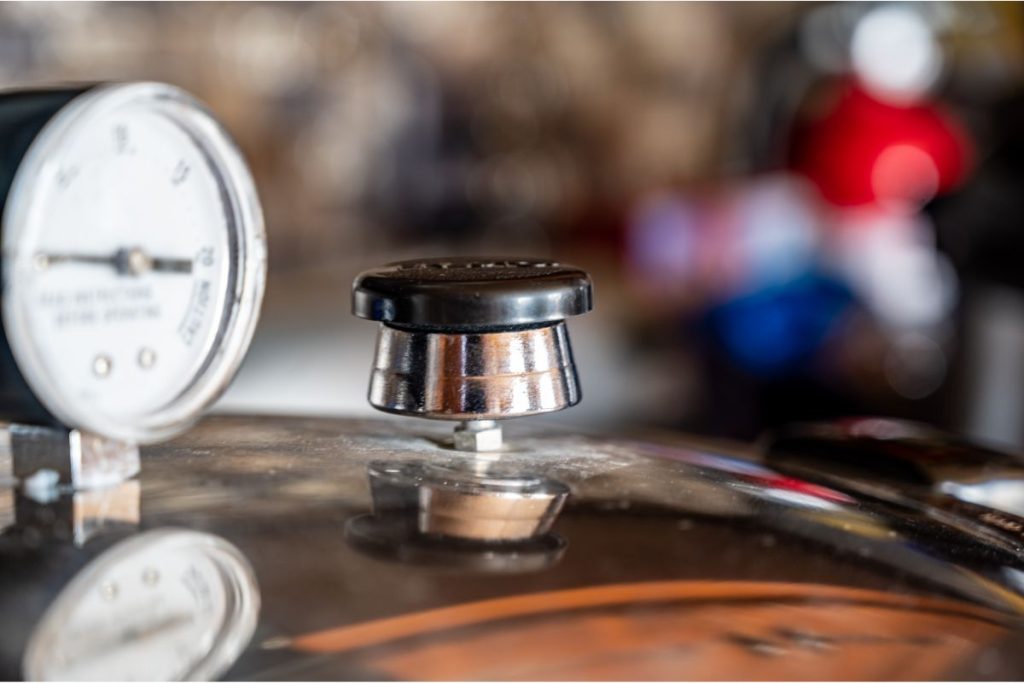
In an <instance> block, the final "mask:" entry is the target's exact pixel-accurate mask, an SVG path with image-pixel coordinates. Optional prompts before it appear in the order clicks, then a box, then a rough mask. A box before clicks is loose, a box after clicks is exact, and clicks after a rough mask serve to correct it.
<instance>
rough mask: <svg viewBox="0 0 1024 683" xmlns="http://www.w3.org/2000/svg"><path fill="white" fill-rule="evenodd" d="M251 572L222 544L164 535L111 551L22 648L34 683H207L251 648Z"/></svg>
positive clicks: (170, 532) (255, 602)
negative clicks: (96, 682)
mask: <svg viewBox="0 0 1024 683" xmlns="http://www.w3.org/2000/svg"><path fill="white" fill-rule="evenodd" d="M258 613H259V590H258V587H257V584H256V579H255V576H254V574H253V570H252V567H251V566H250V565H249V563H248V562H247V561H246V559H245V558H244V557H243V556H242V554H241V553H240V552H239V551H238V550H237V549H236V548H235V547H234V546H233V545H231V544H229V543H228V542H226V541H224V540H223V539H221V538H219V537H217V536H213V535H210V534H206V533H201V532H197V531H187V530H178V529H159V530H155V531H149V532H146V533H143V534H139V535H138V536H133V537H131V538H129V539H127V540H124V541H121V542H120V543H118V544H116V545H114V546H113V547H111V548H109V549H108V550H106V551H105V552H104V553H102V554H101V555H100V556H99V557H97V558H96V559H94V560H93V561H92V562H90V563H89V564H87V565H86V566H85V567H84V568H83V569H82V570H81V571H80V572H79V573H78V574H77V575H76V576H75V577H74V578H73V579H72V580H71V582H70V583H69V584H67V585H66V586H65V587H64V588H63V590H62V591H61V592H60V594H59V595H58V596H57V598H56V600H54V601H53V603H52V604H51V605H50V606H49V607H48V608H47V610H46V612H45V613H44V614H43V616H42V618H41V619H40V621H39V622H38V623H37V624H36V626H35V628H34V629H33V631H32V635H31V637H30V638H29V641H28V644H27V646H26V648H25V654H24V659H23V671H24V674H25V677H26V678H27V679H28V680H45V681H53V680H79V681H85V680H156V681H163V680H166V681H173V680H183V681H184V680H209V679H211V678H215V677H217V676H218V675H220V674H221V673H223V672H224V671H225V670H226V669H227V668H228V667H229V666H230V665H231V664H233V663H234V661H235V660H236V659H237V657H238V656H239V654H240V653H241V652H242V650H243V649H244V648H245V646H246V645H247V644H248V643H249V639H250V638H251V637H252V634H253V631H254V630H255V628H256V621H257V616H258Z"/></svg>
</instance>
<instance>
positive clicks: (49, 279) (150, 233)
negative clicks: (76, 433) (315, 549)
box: [3, 83, 266, 442]
mask: <svg viewBox="0 0 1024 683" xmlns="http://www.w3.org/2000/svg"><path fill="white" fill-rule="evenodd" d="M265 253H266V249H265V243H264V236H263V221H262V215H261V212H260V208H259V203H258V199H257V197H256V192H255V188H254V185H253V182H252V179H251V176H250V175H249V172H248V170H247V169H246V166H245V163H244V161H243V160H242V158H241V156H240V154H239V153H238V151H237V150H236V148H235V146H234V145H233V143H232V142H231V140H230V139H229V138H228V137H227V136H226V134H225V133H224V132H223V130H222V129H221V128H220V126H219V125H218V124H217V123H216V122H215V121H214V120H213V119H212V118H211V117H210V115H209V114H208V113H207V112H206V111H205V109H203V108H202V107H201V106H200V105H199V104H198V103H197V102H196V101H195V100H193V99H192V98H191V97H190V96H188V95H187V94H185V93H184V92H182V91H181V90H179V89H177V88H174V87H171V86H166V85H160V84H152V83H135V84H127V85H115V86H107V87H101V88H96V89H92V90H89V91H87V92H85V93H84V94H83V95H80V96H79V97H77V98H75V99H74V100H72V101H71V103H70V104H68V105H67V106H65V107H64V108H63V109H62V110H61V111H60V112H58V113H57V115H56V116H54V118H53V119H52V120H51V121H50V122H49V123H48V124H47V125H46V127H44V128H43V130H42V132H41V133H40V134H39V136H38V137H37V138H36V139H35V141H34V142H33V143H32V146H31V147H30V149H29V151H28V153H27V154H26V156H25V158H24V160H23V161H22V163H21V165H20V166H19V169H18V172H17V176H16V177H15V180H14V183H13V185H12V188H11V192H10V195H9V198H8V203H7V208H6V210H5V212H4V217H3V258H4V287H5V290H4V324H5V329H6V331H7V336H8V340H9V343H10V346H11V349H12V351H13V353H14V356H15V359H16V360H17V362H18V366H19V369H20V370H21V371H22V374H23V375H24V376H25V378H26V380H27V381H28V383H29V385H30V386H31V388H32V389H33V391H34V392H35V393H36V395H37V396H38V398H39V399H40V401H41V402H42V403H43V404H44V405H45V406H46V408H47V409H49V410H50V412H52V413H53V414H54V415H55V416H56V417H58V418H59V419H60V420H61V421H62V422H64V423H65V424H67V425H69V426H72V427H80V428H84V429H88V430H90V431H94V432H97V433H100V434H103V435H105V436H111V437H115V438H123V439H126V440H132V441H139V442H146V441H153V440H156V439H159V438H163V437H165V436H168V435H170V434H173V433H175V432H177V431H180V430H181V429H182V428H184V427H185V426H187V425H188V424H189V423H191V422H192V421H193V420H194V419H195V418H196V417H197V416H198V415H199V413H200V412H201V411H202V409H203V408H204V407H205V406H206V405H208V404H209V403H210V402H211V401H212V400H213V399H215V398H216V397H217V396H218V395H219V394H220V392H221V391H222V390H223V389H224V388H225V387H226V385H227V383H228V382H229V381H230V378H231V376H232V375H233V373H234V371H235V370H236V369H237V366H238V364H239V363H240V362H241V359H242V356H243V354H244V352H245V350H246V348H247V347H248V343H249V341H250V339H251V335H252V331H253V328H254V326H255V322H256V318H257V315H258V309H259V303H260V300H261V298H262V290H263V281H264V278H265V263H266V259H265Z"/></svg>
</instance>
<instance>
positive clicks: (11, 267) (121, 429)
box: [2, 82, 266, 443]
mask: <svg viewBox="0 0 1024 683" xmlns="http://www.w3.org/2000/svg"><path fill="white" fill-rule="evenodd" d="M140 102H142V103H145V104H146V105H147V106H152V107H156V108H159V110H160V111H161V112H162V113H164V114H166V115H168V116H169V117H171V118H172V119H173V120H174V121H175V123H176V124H177V125H179V126H181V127H182V128H183V129H184V130H185V131H187V132H188V133H189V135H191V136H193V138H194V139H195V140H196V142H197V144H198V145H200V146H201V148H202V149H203V152H204V153H205V154H207V155H208V156H209V158H210V160H211V163H212V164H213V165H214V167H215V168H216V170H217V172H218V174H219V175H220V177H221V180H222V182H223V188H222V191H223V196H224V197H225V200H226V204H227V207H228V209H229V215H228V216H227V218H228V226H229V229H230V230H231V234H230V235H229V237H228V242H229V245H230V248H229V250H228V251H229V258H230V259H231V263H230V267H229V271H228V272H229V276H228V277H229V283H228V293H227V296H226V303H225V310H224V312H223V315H222V318H221V320H220V321H219V328H218V334H217V341H216V342H214V344H213V347H212V348H211V350H210V351H209V354H208V355H207V357H206V358H205V359H204V362H203V365H202V367H201V368H200V370H199V371H198V372H197V373H196V375H195V377H194V378H192V381H191V382H190V383H189V384H188V386H187V387H186V388H185V389H184V390H183V391H182V392H181V393H179V394H178V395H177V396H176V397H174V398H173V399H171V400H170V401H169V402H168V403H166V404H164V405H163V406H161V407H160V408H158V409H156V410H154V411H151V412H149V413H147V414H145V415H143V416H141V417H139V418H138V419H137V420H132V421H131V422H132V423H131V424H127V423H125V422H126V421H124V420H120V419H117V418H111V417H109V416H106V415H102V414H97V412H96V411H95V410H92V409H91V406H89V405H83V404H81V402H79V401H76V400H75V399H74V398H73V397H71V396H69V395H68V393H67V391H65V390H64V388H63V387H62V386H61V383H60V381H59V378H55V377H53V376H52V375H51V374H50V373H49V372H48V370H47V368H46V367H45V361H44V359H43V357H42V354H41V352H40V351H39V349H38V348H37V346H36V345H35V344H34V343H33V340H32V338H31V335H30V332H29V327H28V322H27V320H26V317H27V315H28V312H27V310H26V309H27V307H28V306H30V305H31V304H29V303H28V302H27V301H26V300H25V297H23V296H22V295H21V287H20V283H19V273H23V272H25V270H24V269H26V268H31V267H32V264H31V258H32V254H29V253H26V252H25V250H19V245H20V244H22V243H23V241H24V240H23V236H24V234H25V231H26V230H28V225H30V221H29V219H30V217H31V215H30V212H31V211H32V210H34V207H35V206H36V203H35V202H34V201H33V193H34V192H36V191H38V184H37V182H36V180H37V179H38V178H42V177H45V176H44V174H45V173H46V172H48V171H49V172H52V171H53V168H52V164H53V162H52V159H53V158H54V154H55V152H56V151H58V150H60V148H61V145H62V143H63V142H64V141H65V140H66V139H67V138H68V137H70V136H73V135H74V134H75V132H76V130H78V129H79V126H83V125H87V124H88V122H89V121H90V120H91V119H93V118H95V117H98V116H102V115H104V114H106V113H109V112H111V111H113V110H117V109H118V108H121V107H124V106H127V105H132V104H138V103H140ZM2 230H3V237H2V247H3V257H2V258H3V280H4V281H3V324H4V330H5V332H6V335H7V339H8V344H9V346H10V348H11V352H12V354H13V356H14V359H15V361H16V362H17V365H18V369H19V371H20V372H21V373H22V375H23V377H24V378H25V380H26V382H27V383H28V385H29V387H30V388H31V390H32V392H33V393H34V394H35V395H36V398H37V399H38V400H39V401H40V402H41V403H42V405H43V406H44V407H45V408H46V409H47V410H48V411H49V412H50V413H51V414H52V415H53V416H54V417H55V418H56V419H57V420H59V421H60V422H61V423H63V424H64V425H66V426H68V427H76V428H80V429H85V430H87V431H91V432H94V433H97V434H101V435H103V436H107V437H110V438H115V439H120V440H124V441H131V442H136V443H151V442H154V441H159V440H162V439H165V438H168V437H170V436H173V435H174V434H177V433H180V432H181V431H184V430H185V429H187V428H188V427H189V426H190V425H191V424H192V423H193V422H195V421H196V420H197V419H198V418H199V416H200V415H201V414H202V412H203V410H204V409H205V408H206V407H208V406H209V405H210V404H211V403H213V401H215V400H216V399H217V398H218V397H219V396H220V395H221V393H223V391H224V390H225V389H226V388H227V385H228V383H229V382H230V381H231V378H232V377H233V376H234V374H235V372H236V371H237V369H238V367H239V365H240V364H241V362H242V360H243V358H244V355H245V352H246V350H247V349H248V346H249V343H250V341H251V340H252V335H253V333H254V331H255V328H256V323H257V320H258V318H259V310H260V305H261V302H262V299H263V289H264V282H265V279H266V238H265V232H264V224H263V213H262V210H261V208H260V204H259V198H258V196H257V193H256V185H255V182H254V181H253V178H252V175H251V174H250V172H249V169H248V167H247V166H246V163H245V161H244V159H243V157H242V154H241V153H240V151H239V150H238V148H237V147H236V146H235V144H234V142H233V141H232V139H231V138H230V136H229V135H228V134H227V132H226V131H225V130H224V129H223V128H222V127H221V125H220V124H219V123H218V122H217V121H216V119H215V118H214V117H213V116H212V115H211V114H210V113H209V112H208V110H207V109H206V108H205V106H203V105H202V104H201V103H200V102H199V101H198V100H196V99H195V98H194V97H192V96H191V95H189V94H188V93H186V92H185V91H183V90H181V89H180V88H177V87H175V86H172V85H167V84H163V83H151V82H141V83H123V84H111V85H103V86H98V87H95V88H91V89H89V90H87V91H85V92H84V93H83V94H81V95H79V96H77V97H75V98H74V99H73V100H71V101H70V102H69V103H68V104H67V105H65V106H64V107H62V108H61V109H60V110H59V111H58V112H57V113H56V114H55V115H54V116H53V117H52V118H51V119H50V120H49V121H48V122H47V123H46V125H45V126H44V127H43V129H42V130H41V131H40V132H39V134H38V135H37V136H36V137H35V139H34V140H33V141H32V143H31V145H30V147H29V149H28V151H27V153H26V154H25V156H24V158H23V159H22V161H21V163H20V164H19V166H18V169H17V172H16V174H15V177H14V180H13V183H12V185H11V189H10V192H9V194H8V199H7V204H6V207H5V209H4V213H3V217H2Z"/></svg>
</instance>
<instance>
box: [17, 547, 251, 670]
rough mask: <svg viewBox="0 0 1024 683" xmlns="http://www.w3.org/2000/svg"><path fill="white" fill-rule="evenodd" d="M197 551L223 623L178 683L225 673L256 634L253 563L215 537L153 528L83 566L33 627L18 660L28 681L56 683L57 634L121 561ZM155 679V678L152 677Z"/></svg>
mask: <svg viewBox="0 0 1024 683" xmlns="http://www.w3.org/2000/svg"><path fill="white" fill-rule="evenodd" d="M153 552H159V553H175V552H193V553H201V554H202V555H203V556H204V557H205V558H206V559H208V560H210V561H211V562H212V563H213V565H214V566H215V567H216V569H217V574H218V577H219V579H220V580H221V581H222V582H223V584H222V585H223V588H224V590H225V599H226V600H227V601H228V604H227V606H226V610H225V614H224V622H223V624H221V627H220V628H219V630H218V633H217V636H216V638H215V639H214V640H213V642H212V643H210V644H209V646H208V647H207V649H206V651H204V652H202V653H200V654H199V656H197V657H196V658H195V663H194V664H193V665H192V666H191V667H190V668H189V669H188V671H185V672H183V675H182V676H181V677H180V680H190V681H192V680H198V681H204V680H212V679H215V678H217V677H219V676H220V675H221V674H222V673H224V671H226V670H227V669H228V668H229V667H230V666H231V665H232V664H234V662H235V661H236V660H237V659H238V657H239V656H240V655H241V653H242V651H243V650H244V649H245V647H246V646H247V645H248V644H249V641H250V640H251V639H252V635H253V633H254V632H255V630H256V624H257V621H258V619H259V611H260V592H259V587H258V584H257V582H256V575H255V572H254V571H253V568H252V565H250V564H249V561H248V560H247V559H246V558H245V556H244V555H242V553H241V552H240V551H239V550H238V549H237V548H235V547H234V546H233V545H231V544H230V543H228V542H227V541H225V540H223V539H222V538H220V537H218V536H213V535H211V534H207V533H203V532H199V531H192V530H188V529H173V528H167V529H156V530H153V531H147V532H143V533H141V534H139V535H137V536H132V537H131V538H128V539H127V540H124V541H121V542H120V543H118V544H116V545H114V546H113V547H111V548H110V549H108V550H107V551H106V552H104V553H103V554H102V555H100V556H99V557H97V558H96V559H94V560H93V561H92V562H91V563H89V564H88V565H86V566H85V568H84V569H83V570H82V571H80V572H79V573H78V574H77V575H75V577H74V578H73V579H72V580H71V581H70V582H69V583H68V585H67V586H65V587H64V589H63V590H62V591H61V593H60V594H59V595H58V596H57V599H56V600H54V601H53V603H51V604H50V606H49V607H48V608H47V609H46V612H45V613H44V614H43V616H42V618H41V619H40V620H39V622H38V623H37V624H36V626H35V628H34V629H33V631H32V635H31V636H30V638H29V641H28V644H27V646H26V648H25V654H24V656H23V657H22V672H23V673H24V676H25V679H26V680H37V681H38V680H54V679H53V678H52V677H51V676H49V675H48V673H51V672H50V671H49V669H48V668H47V667H48V666H49V665H50V664H52V662H53V649H54V646H55V642H56V639H57V637H58V636H59V635H60V630H61V629H62V628H63V627H65V626H66V625H67V624H68V622H69V619H70V617H71V615H72V613H73V612H74V610H75V609H76V607H77V606H78V605H79V604H80V603H81V601H82V600H83V599H85V597H86V596H87V595H88V593H89V592H90V591H95V590H98V587H97V584H98V583H99V582H101V581H102V579H103V577H104V576H105V575H106V574H107V573H108V572H109V571H110V570H112V569H113V568H114V567H116V566H117V565H118V564H119V563H121V562H123V561H125V560H127V559H129V558H130V557H132V556H137V555H139V554H142V553H153ZM154 680H159V679H158V678H154Z"/></svg>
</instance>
